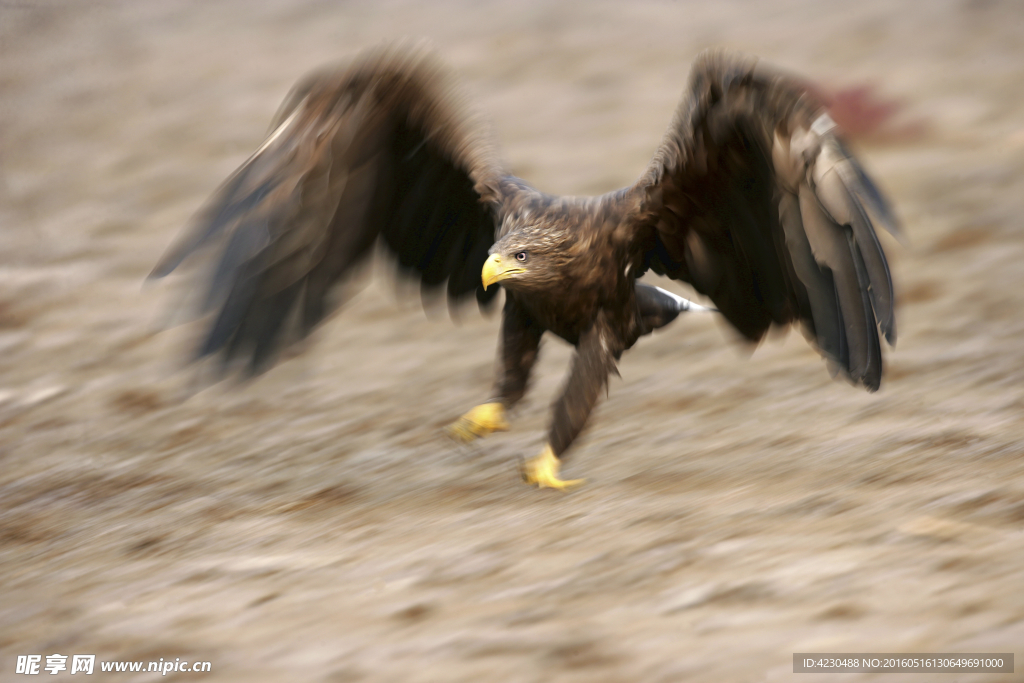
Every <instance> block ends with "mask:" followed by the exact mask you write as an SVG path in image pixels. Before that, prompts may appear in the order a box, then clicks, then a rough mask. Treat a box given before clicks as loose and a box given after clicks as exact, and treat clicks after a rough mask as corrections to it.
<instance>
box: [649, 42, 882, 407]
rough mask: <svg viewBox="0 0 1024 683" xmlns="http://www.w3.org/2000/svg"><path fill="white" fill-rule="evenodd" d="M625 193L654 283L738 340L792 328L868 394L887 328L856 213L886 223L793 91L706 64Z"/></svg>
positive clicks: (865, 185)
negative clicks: (693, 301)
mask: <svg viewBox="0 0 1024 683" xmlns="http://www.w3.org/2000/svg"><path fill="white" fill-rule="evenodd" d="M634 190H635V191H637V192H640V193H641V196H642V199H641V208H640V210H639V212H638V219H637V221H636V238H637V242H638V244H640V245H642V247H641V248H642V249H643V250H644V253H645V260H646V263H647V265H649V266H650V267H651V268H652V269H653V270H654V271H655V272H658V273H660V274H664V275H668V276H669V277H673V278H676V279H679V280H684V281H687V282H690V283H691V284H692V285H693V286H694V287H695V288H696V289H697V291H699V292H701V293H703V294H706V295H708V296H709V297H710V298H711V299H712V301H714V302H715V305H716V306H717V307H718V308H719V310H720V311H721V312H722V313H723V314H724V315H725V317H726V318H727V319H728V320H729V322H730V323H732V324H733V325H734V326H735V327H736V328H737V329H738V330H739V331H740V332H741V333H742V334H743V335H744V336H745V337H747V338H748V339H751V340H754V341H756V340H759V339H760V338H761V337H762V336H763V335H764V333H765V332H766V331H767V329H768V328H769V327H770V326H771V325H772V324H777V325H784V324H786V323H789V322H800V323H801V324H802V326H803V327H804V331H805V334H806V335H807V336H808V338H810V339H811V340H812V341H814V342H815V345H816V346H817V348H818V349H819V350H820V351H821V353H822V354H823V355H825V356H826V357H827V358H828V359H829V360H830V361H832V362H833V363H835V364H836V365H837V366H838V367H839V368H840V369H841V370H842V371H843V372H844V373H845V374H846V375H847V376H848V377H849V378H850V379H851V380H852V381H853V382H855V383H857V384H862V385H864V386H865V387H866V388H868V389H869V390H875V389H877V388H878V386H879V382H880V380H881V373H882V360H881V350H880V344H879V338H878V331H879V328H880V329H881V331H882V333H883V334H884V336H885V338H886V340H887V341H888V342H889V343H890V344H894V343H895V341H896V325H895V317H894V314H893V288H892V279H891V276H890V273H889V267H888V265H887V263H886V260H885V254H884V253H883V251H882V247H881V244H880V243H879V241H878V237H877V235H876V233H875V230H874V227H873V226H872V222H871V218H870V217H869V210H870V212H871V213H872V214H873V215H874V216H875V217H876V218H878V219H879V220H880V221H881V222H882V224H883V225H884V226H885V227H886V228H887V229H888V230H889V231H890V232H892V233H893V234H898V228H897V223H896V220H895V217H894V216H893V214H892V212H891V210H890V209H889V208H888V205H887V203H886V201H885V199H884V198H883V197H882V194H881V192H879V191H878V189H877V188H876V187H875V185H874V184H873V183H872V182H871V181H870V179H868V177H867V175H866V174H865V173H864V172H863V170H862V169H861V167H860V165H859V164H858V163H857V162H856V160H855V159H854V158H853V157H852V156H851V155H850V154H849V152H848V151H847V150H846V147H845V146H844V145H843V144H842V142H841V141H840V140H839V138H838V137H837V132H836V131H835V130H834V124H832V123H831V120H830V119H829V118H828V116H827V114H826V113H825V110H824V108H823V106H822V104H821V103H820V102H818V101H816V100H815V99H814V97H813V96H812V95H811V94H810V92H809V91H808V90H807V88H806V87H805V86H804V85H803V84H802V83H801V82H800V81H798V80H797V79H794V78H791V77H788V76H785V75H783V74H781V73H779V72H776V71H773V70H771V69H768V68H767V67H764V66H763V65H761V64H759V63H758V62H757V61H756V60H753V59H746V58H741V57H736V56H730V55H726V54H724V53H720V52H709V53H705V54H704V55H702V56H701V57H700V58H699V59H698V60H697V62H696V63H695V65H694V67H693V69H692V71H691V74H690V85H689V88H688V89H687V91H686V92H685V93H684V96H683V100H682V102H681V103H680V105H679V108H678V109H677V111H676V115H675V119H674V120H673V122H672V125H671V126H670V128H669V132H668V134H667V135H666V138H665V140H664V142H663V143H662V145H661V148H660V149H659V150H658V152H657V154H656V155H655V158H654V160H653V162H652V163H651V165H650V167H649V168H648V170H647V172H646V173H645V174H644V176H643V177H642V178H641V180H640V181H639V182H638V183H637V185H636V186H635V188H634ZM865 205H867V208H865Z"/></svg>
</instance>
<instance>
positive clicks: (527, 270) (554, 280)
mask: <svg viewBox="0 0 1024 683" xmlns="http://www.w3.org/2000/svg"><path fill="white" fill-rule="evenodd" d="M569 234H570V233H569V231H566V230H565V229H563V226H560V225H557V224H554V223H553V222H549V221H543V220H542V221H539V222H538V223H534V224H530V225H522V226H516V227H515V228H514V229H512V230H510V231H509V232H507V233H506V234H505V235H504V236H503V237H502V238H501V239H500V240H498V241H497V242H495V244H494V246H492V247H491V249H490V256H489V257H488V258H487V261H485V262H484V267H483V271H482V272H481V274H480V275H481V280H482V281H483V285H484V289H487V288H488V287H490V286H491V285H492V284H494V283H496V282H500V283H502V286H504V287H506V288H508V289H512V290H519V291H541V290H550V289H552V288H554V287H558V286H561V285H564V284H566V282H565V281H566V279H567V276H568V272H567V271H568V269H567V265H568V263H569V261H570V260H571V259H572V251H573V250H572V248H571V246H572V241H573V240H571V239H570V237H569Z"/></svg>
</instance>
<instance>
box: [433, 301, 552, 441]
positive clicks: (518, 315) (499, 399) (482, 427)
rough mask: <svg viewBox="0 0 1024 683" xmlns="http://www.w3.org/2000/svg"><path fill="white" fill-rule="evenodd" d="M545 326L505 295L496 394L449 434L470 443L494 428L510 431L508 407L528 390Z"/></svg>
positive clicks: (469, 413) (460, 420)
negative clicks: (506, 416) (506, 414)
mask: <svg viewBox="0 0 1024 683" xmlns="http://www.w3.org/2000/svg"><path fill="white" fill-rule="evenodd" d="M543 334H544V330H543V328H541V327H540V326H538V325H537V324H536V323H535V322H534V321H533V320H532V319H531V318H530V317H529V315H527V313H526V311H524V310H523V309H522V307H521V306H520V305H519V304H518V303H516V300H515V298H514V297H513V296H511V295H509V296H507V297H506V299H505V308H504V310H503V311H502V318H501V339H500V350H499V358H498V367H497V377H496V378H495V381H494V390H493V392H492V394H491V395H492V396H493V398H491V399H490V400H488V401H487V402H485V403H481V404H480V405H478V406H476V407H475V408H473V409H472V410H470V411H469V412H468V413H466V414H465V415H463V416H462V417H460V418H459V419H458V420H456V421H455V422H454V423H453V424H452V425H451V426H450V427H448V434H449V435H450V436H451V437H452V438H453V439H455V440H457V441H462V442H463V443H467V442H469V441H472V440H474V439H479V438H481V437H484V436H487V435H488V434H491V433H493V432H504V431H508V420H507V419H506V418H505V411H506V410H507V409H509V408H511V407H512V406H514V405H515V404H516V403H518V402H519V400H520V399H521V398H522V397H523V395H524V394H526V388H527V384H528V383H529V380H530V371H531V370H532V369H533V366H534V364H535V363H536V362H537V353H538V351H539V350H540V338H541V336H542V335H543Z"/></svg>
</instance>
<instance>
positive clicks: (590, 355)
mask: <svg viewBox="0 0 1024 683" xmlns="http://www.w3.org/2000/svg"><path fill="white" fill-rule="evenodd" d="M623 346H624V345H623V344H622V343H621V341H620V340H619V339H618V337H617V336H616V335H615V334H614V333H613V332H612V330H611V327H610V326H609V325H608V323H607V320H606V318H605V315H604V314H603V313H601V314H599V315H598V319H597V321H596V322H595V323H594V325H593V326H592V327H591V328H590V329H589V330H587V331H586V332H585V333H583V335H582V336H581V337H580V341H579V344H577V346H576V355H575V357H574V358H573V363H572V370H571V371H570V372H569V379H568V381H567V382H566V385H565V390H564V391H563V392H562V395H561V396H560V397H559V398H558V400H557V401H555V405H554V414H553V416H552V421H551V429H550V431H549V432H548V445H547V446H546V447H545V448H544V450H543V451H542V452H541V454H540V455H538V456H537V457H535V458H532V459H530V460H527V461H526V463H525V464H524V465H523V479H524V480H525V481H526V483H528V484H532V485H534V486H537V487H539V488H552V489H558V490H560V491H564V490H566V489H569V488H572V487H574V486H578V485H580V484H582V483H583V482H584V480H583V479H570V480H563V479H560V478H559V476H558V471H559V468H560V465H561V456H562V454H563V453H565V451H567V450H568V449H569V446H571V445H572V442H573V441H574V440H575V439H576V437H577V436H578V435H579V433H580V432H581V431H582V430H583V427H584V425H586V423H587V418H589V417H590V412H591V411H592V410H593V408H594V406H595V405H596V404H597V400H598V399H599V398H600V396H601V392H602V391H603V390H604V389H605V387H607V385H608V375H609V374H610V373H612V372H617V370H616V367H615V362H616V361H617V360H618V358H619V356H620V355H621V354H622V349H623Z"/></svg>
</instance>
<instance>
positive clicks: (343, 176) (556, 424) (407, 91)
mask: <svg viewBox="0 0 1024 683" xmlns="http://www.w3.org/2000/svg"><path fill="white" fill-rule="evenodd" d="M452 92H453V90H452V86H451V82H450V80H449V79H448V77H447V76H445V75H444V72H443V70H441V69H440V68H439V67H438V66H437V65H436V64H435V62H434V61H433V59H432V58H431V57H430V56H429V55H426V54H424V53H422V52H419V51H413V50H407V49H390V50H383V51H380V52H377V53H374V54H373V55H370V56H369V57H366V58H364V59H362V60H361V61H359V62H358V63H356V64H355V65H354V66H351V67H347V68H341V69H332V70H325V71H321V72H318V73H316V74H313V75H312V76H310V77H308V78H307V79H305V80H304V81H302V82H300V84H299V85H298V86H296V88H295V89H294V90H293V92H292V93H291V94H290V95H289V97H288V98H287V99H286V101H285V103H284V105H283V106H282V108H281V110H280V111H279V113H278V115H277V117H276V118H275V122H274V124H273V126H272V129H271V135H270V137H269V138H268V140H267V142H266V143H264V145H263V146H262V147H261V148H260V150H258V151H257V153H256V154H254V155H253V156H252V157H251V158H250V159H249V160H248V161H247V162H246V163H245V164H244V165H243V166H242V168H240V169H239V171H237V172H236V173H235V175H233V176H232V178H231V179H229V180H228V181H227V183H226V184H225V185H224V187H222V188H221V190H220V191H219V192H218V193H217V195H215V197H214V199H213V201H212V202H211V203H210V205H209V206H208V207H207V209H206V210H205V211H204V212H203V213H202V214H201V216H200V219H199V221H198V222H197V225H196V226H195V228H194V229H193V231H192V233H191V234H190V235H189V236H187V237H186V238H185V239H184V240H183V241H182V242H181V244H180V245H179V246H178V247H177V248H175V249H173V250H172V251H170V252H169V253H168V254H167V255H166V256H165V257H164V259H163V260H162V261H161V263H160V264H159V265H158V266H157V268H156V269H155V270H154V274H155V275H163V274H166V273H168V272H170V271H171V270H172V269H173V268H174V267H176V266H177V265H178V264H179V263H180V262H181V260H183V259H184V258H185V257H186V256H188V254H189V253H191V252H192V251H193V250H195V249H196V248H197V247H199V246H200V245H201V244H203V243H204V242H206V241H207V240H209V239H210V238H212V237H214V236H216V235H218V234H221V233H226V234H227V235H228V238H227V239H228V243H227V246H226V247H225V248H224V251H223V253H222V256H221V258H220V261H219V264H218V266H217V268H216V270H215V271H214V274H213V279H212V281H211V284H210V285H209V288H208V295H207V298H206V309H207V310H213V311H215V312H216V317H215V321H214V323H213V325H212V326H211V328H210V332H209V334H208V335H207V337H206V338H205V340H204V342H203V345H202V346H201V347H200V349H199V355H211V354H221V355H222V357H223V358H224V359H225V360H226V361H227V360H231V359H236V358H243V359H244V358H247V359H249V367H250V369H251V370H252V371H258V370H260V369H261V368H263V367H264V366H265V365H266V364H267V363H268V362H269V361H270V360H272V359H273V357H274V352H275V351H276V350H277V349H278V348H279V347H280V346H282V345H283V344H285V343H287V342H288V341H291V340H294V339H296V338H297V337H301V336H304V335H305V334H306V333H307V332H308V331H309V330H310V329H311V328H312V327H313V326H314V325H316V324H317V323H318V322H319V321H320V320H322V319H323V317H324V315H325V314H326V313H327V312H328V310H327V301H328V300H329V299H328V294H329V292H331V290H333V289H334V288H335V287H336V286H337V285H338V284H339V283H341V282H343V281H344V280H345V278H346V277H347V276H348V275H349V274H350V273H351V271H352V269H353V268H354V266H356V265H357V264H358V263H359V262H360V261H362V260H364V259H365V258H366V257H367V256H368V255H369V254H370V253H371V247H373V245H374V244H376V243H378V242H381V243H383V244H384V245H385V246H386V247H387V248H388V250H389V251H391V252H392V253H393V254H394V255H395V257H396V259H397V261H398V262H399V263H400V264H401V265H402V266H403V267H404V268H405V269H407V270H408V271H411V272H412V273H414V274H416V275H417V276H418V277H419V278H420V280H421V281H422V283H423V286H424V287H425V288H428V289H429V288H432V287H439V286H442V285H445V283H447V284H446V287H447V293H448V296H449V297H450V298H452V299H458V298H461V297H464V296H467V295H470V294H474V293H475V295H476V297H477V299H478V300H479V301H480V302H481V304H486V303H487V302H488V301H490V300H491V298H492V297H493V295H494V294H495V293H496V289H497V288H493V287H492V288H490V289H488V288H487V285H489V284H492V283H494V282H498V281H500V282H501V284H502V286H503V287H504V288H505V290H506V292H507V295H506V301H505V307H504V312H503V319H502V332H501V349H500V358H501V363H500V369H499V372H498V377H497V379H496V382H495V388H494V396H493V399H492V401H491V402H490V403H488V404H486V405H485V406H481V408H486V409H485V410H477V411H476V412H473V411H471V413H468V414H467V415H466V416H464V418H463V420H462V421H461V423H460V425H461V426H459V428H458V430H457V433H459V434H461V435H462V436H463V437H465V438H472V437H475V436H483V435H485V434H486V433H488V432H490V431H494V430H496V429H501V428H503V426H504V418H503V414H504V409H506V408H509V407H511V406H512V405H514V404H515V403H516V402H517V401H519V399H520V398H522V396H523V394H524V392H525V391H526V386H527V382H528V379H529V375H530V371H531V369H532V367H533V364H534V362H535V360H536V358H537V352H538V348H539V343H540V339H541V336H542V335H543V334H544V333H545V332H552V333H554V334H556V335H558V336H560V337H562V338H563V339H565V340H566V341H568V342H569V343H571V344H573V345H575V347H576V350H577V352H576V356H575V359H574V361H573V367H572V369H571V371H570V376H569V379H568V381H567V384H566V388H565V391H564V393H563V394H562V396H561V397H560V398H559V399H558V400H557V401H556V404H555V406H554V415H553V418H552V424H551V430H550V435H549V449H548V451H546V453H550V454H553V455H554V456H556V457H557V456H560V455H561V454H562V453H563V452H564V451H565V450H566V449H567V448H568V447H569V446H570V445H571V443H572V442H573V440H574V439H575V438H576V436H577V435H578V433H579V431H580V430H581V429H582V428H583V426H584V424H585V423H586V420H587V418H588V416H589V414H590V411H591V409H592V408H593V406H594V404H595V402H596V401H597V400H598V397H599V396H600V394H601V393H602V391H603V389H604V387H605V384H606V382H607V379H608V376H609V374H610V373H612V372H614V371H615V366H616V361H617V360H618V359H619V357H620V355H621V354H622V352H623V351H625V350H626V349H628V348H630V347H631V346H632V345H633V344H634V343H635V342H636V340H637V339H638V338H639V337H640V336H642V335H644V334H647V333H649V332H651V331H652V330H653V329H656V328H657V327H660V326H662V325H665V324H667V323H668V322H671V321H672V320H673V319H674V318H675V317H676V315H678V313H679V312H680V311H681V310H685V305H681V304H680V303H679V301H678V300H677V299H674V298H673V297H671V296H670V295H667V294H666V293H664V292H662V291H661V290H657V289H655V288H652V287H648V286H646V285H642V284H640V283H638V282H637V278H639V277H641V276H642V275H643V274H644V273H645V272H647V271H648V270H653V271H654V272H656V273H659V274H662V275H667V276H669V277H671V278H674V279H678V280H683V281H686V282H689V283H691V284H692V285H693V286H694V287H695V288H696V289H697V291H699V292H701V293H703V294H705V295H707V296H708V297H710V298H711V300H712V301H714V302H715V305H716V306H717V307H718V310H719V311H721V313H722V314H723V315H724V316H725V318H726V319H727V320H728V321H729V322H730V323H732V325H733V326H735V327H736V329H737V330H739V332H740V333H741V334H742V335H744V336H745V337H747V338H748V339H751V340H755V341H756V340H759V339H760V338H761V337H762V336H763V335H764V333H765V332H766V331H767V329H768V328H769V327H770V326H771V325H773V324H774V325H786V324H788V323H794V322H795V323H799V324H800V325H801V327H802V329H803V331H804V332H805V334H806V335H807V337H808V338H809V340H810V341H811V342H812V343H813V344H814V345H815V346H816V348H817V349H818V350H819V351H820V352H821V353H822V355H823V356H825V357H826V358H827V359H828V360H829V362H830V363H831V364H832V366H833V367H834V368H836V369H838V370H839V371H841V372H843V373H844V374H845V375H846V376H847V377H848V378H849V379H850V380H852V381H853V382H854V383H856V384H862V385H864V386H865V387H867V388H868V389H869V390H874V389H877V388H878V386H879V382H880V379H881V374H882V358H881V350H880V342H879V334H878V332H879V328H880V329H881V331H882V333H883V335H884V336H885V337H886V339H887V340H888V341H889V342H890V343H893V342H894V340H895V322H894V317H893V295H892V283H891V279H890V276H889V270H888V266H887V264H886V261H885V256H884V253H883V251H882V249H881V246H880V244H879V242H878V238H877V236H876V234H875V232H874V229H873V227H872V223H871V220H870V219H869V217H868V212H867V210H866V209H865V207H867V209H870V210H871V213H872V214H873V215H874V217H875V218H876V219H879V220H881V221H882V223H883V225H885V226H886V227H887V228H888V229H889V230H895V220H894V219H893V217H892V214H891V213H890V211H889V210H888V208H887V207H886V205H885V202H884V200H883V199H882V196H881V194H880V193H879V192H878V190H877V189H876V188H875V187H874V185H873V184H872V183H871V181H870V180H869V179H868V178H867V176H866V175H865V174H864V172H863V171H862V170H861V169H860V166H859V165H858V164H857V162H856V161H855V160H854V159H853V158H852V156H851V155H850V154H849V153H848V152H847V151H846V148H845V147H844V146H843V144H842V143H841V141H840V140H839V138H838V137H837V135H836V131H835V130H834V126H833V124H832V123H831V120H830V119H829V118H828V116H827V114H825V112H824V110H823V108H822V106H821V104H820V103H819V102H818V101H816V100H815V99H814V97H813V96H812V95H811V94H810V93H809V92H808V90H807V89H806V88H805V87H804V85H802V84H801V82H799V81H797V80H795V79H792V78H789V77H787V76H784V75H782V74H780V73H778V72H775V71H772V70H770V69H767V68H765V67H763V66H762V65H760V64H759V63H757V62H756V60H752V59H747V58H742V57H736V56H730V55H727V54H724V53H707V54H705V55H703V56H701V57H700V58H699V59H698V60H697V62H696V64H695V65H694V67H693V69H692V72H691V77H690V84H689V86H688V88H687V90H686V91H685V92H684V95H683V99H682V102H681V103H680V105H679V108H678V110H677V113H676V116H675V118H674V120H673V122H672V124H671V126H670V128H669V131H668V133H667V134H666V137H665V139H664V141H663V143H662V145H661V147H660V148H659V150H658V151H657V153H656V154H655V157H654V159H653V161H652V162H651V164H650V166H649V167H648V169H647V170H646V172H645V173H644V174H643V175H642V176H641V178H640V180H639V181H638V182H637V183H636V184H635V185H633V186H632V187H629V188H625V189H622V190H619V191H616V192H612V193H609V194H606V195H603V196H601V197H595V198H565V197H553V196H549V195H545V194H542V193H541V192H538V191H537V190H535V189H533V188H531V187H530V186H528V185H527V184H526V183H524V182H523V181H521V180H519V179H517V178H514V177H512V176H510V175H509V174H507V173H506V172H505V170H504V168H503V167H502V165H501V163H500V162H499V161H498V157H497V155H496V154H495V152H494V147H493V145H492V143H491V142H490V139H489V137H488V136H486V135H484V134H483V133H482V132H481V131H482V130H483V128H482V127H481V126H479V125H478V124H476V123H475V122H474V121H473V120H472V119H470V118H469V117H467V115H466V114H464V113H463V110H462V108H461V106H460V104H459V102H458V98H457V97H456V96H455V95H453V94H452ZM481 271H482V273H481ZM481 278H482V280H483V282H481ZM487 406H490V407H487ZM546 457H547V456H546ZM549 459H550V460H553V459H551V458H549ZM552 477H553V478H549V479H547V480H544V479H543V478H541V479H534V481H535V483H539V484H540V485H558V484H560V483H561V482H560V481H559V480H558V479H557V467H556V469H555V474H554V475H552Z"/></svg>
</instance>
